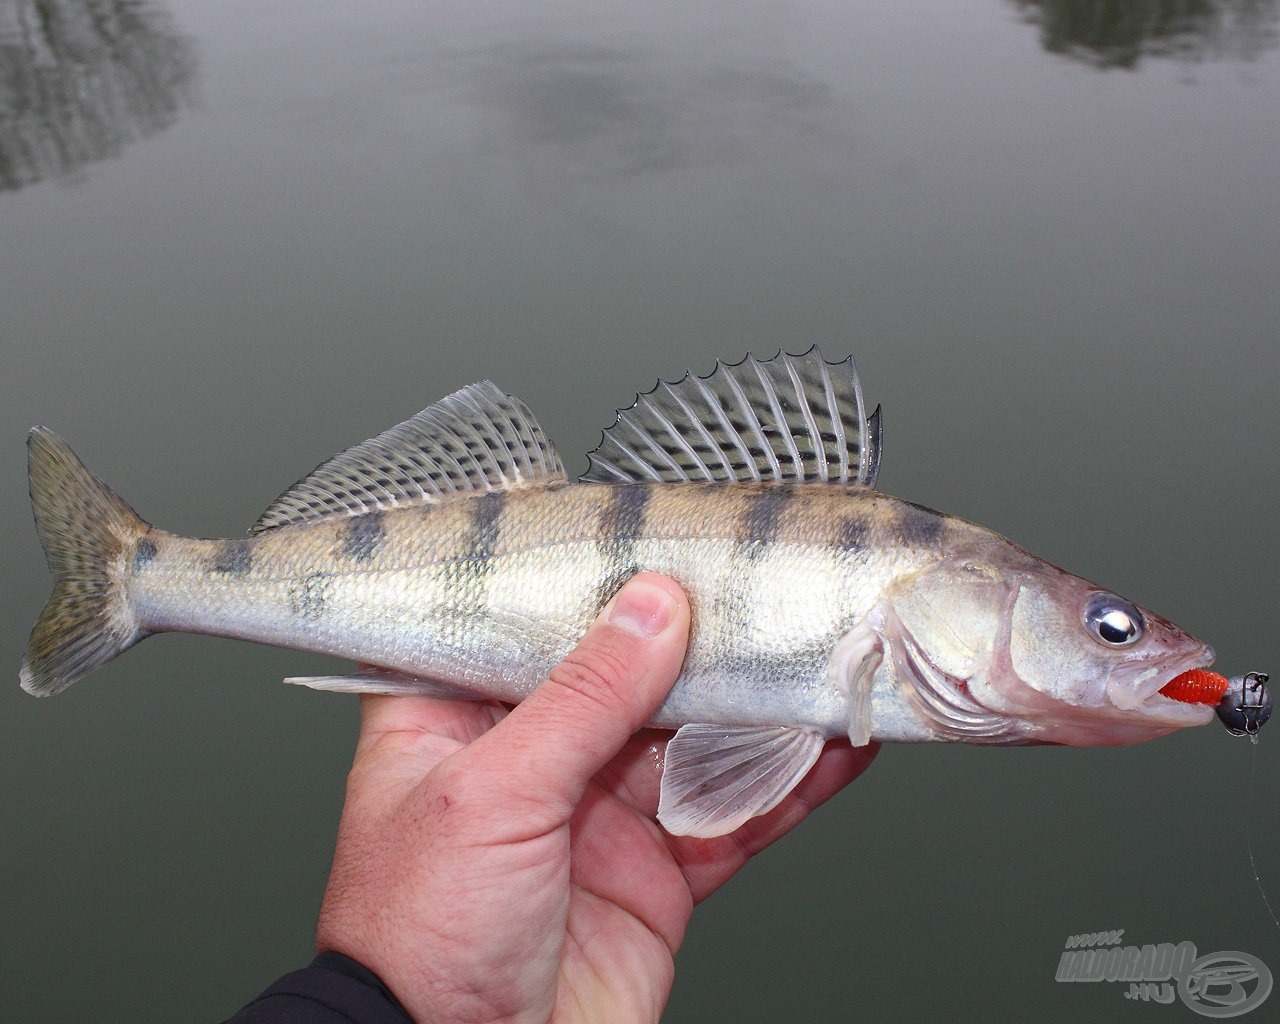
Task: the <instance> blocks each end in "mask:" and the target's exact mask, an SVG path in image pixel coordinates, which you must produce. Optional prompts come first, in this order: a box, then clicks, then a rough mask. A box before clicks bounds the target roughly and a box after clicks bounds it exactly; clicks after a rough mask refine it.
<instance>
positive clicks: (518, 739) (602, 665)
mask: <svg viewBox="0 0 1280 1024" xmlns="http://www.w3.org/2000/svg"><path fill="white" fill-rule="evenodd" d="M689 619H690V612H689V603H688V601H687V600H686V599H685V596H684V593H683V592H682V591H681V590H680V587H679V586H678V585H677V584H676V583H675V582H674V581H672V580H670V579H667V578H666V577H664V576H658V575H656V574H654V573H642V574H640V575H638V576H635V577H633V578H632V579H631V580H630V581H628V582H627V584H626V585H625V586H624V587H623V588H622V589H621V590H620V591H618V593H617V595H616V596H615V597H614V598H613V600H612V601H610V602H609V603H608V604H607V605H605V607H604V609H603V610H602V611H601V612H600V615H599V617H597V619H596V621H595V622H594V623H593V624H592V626H591V628H590V629H589V630H588V631H587V634H586V636H584V637H583V638H582V642H581V643H579V644H578V646H577V647H575V648H574V649H573V650H572V651H571V652H570V653H569V654H568V655H567V656H566V657H565V659H564V661H562V662H561V663H560V664H559V665H557V666H556V667H555V668H554V669H552V670H551V674H550V675H549V676H548V678H547V680H546V682H544V683H543V684H542V685H541V686H539V687H538V689H536V690H535V691H534V692H533V693H532V694H530V695H529V697H528V698H526V699H525V701H524V702H523V703H522V704H520V705H519V706H518V707H517V708H516V709H515V710H514V711H512V712H511V714H509V715H508V716H507V717H506V718H505V719H504V720H503V721H502V722H501V723H500V724H499V725H498V726H497V727H495V728H494V729H493V730H491V731H490V732H487V733H486V734H485V735H484V736H482V737H480V739H478V740H476V741H475V742H474V743H472V744H471V745H470V746H468V747H467V748H466V749H465V750H464V751H461V752H460V754H462V755H463V756H465V757H466V758H467V759H468V760H470V759H471V757H472V756H474V757H475V761H474V762H473V765H474V767H476V768H479V766H481V765H485V766H492V768H493V770H495V771H496V770H500V771H501V773H502V777H501V780H500V782H501V786H502V789H503V790H504V791H505V794H506V796H507V798H508V799H509V800H511V799H514V800H515V801H518V802H521V803H528V804H531V805H535V806H541V807H545V809H546V810H547V811H550V812H551V814H552V815H553V818H554V819H555V820H554V821H553V822H552V823H550V824H551V825H554V824H560V823H563V822H565V821H568V820H569V817H570V816H571V815H572V813H573V809H574V808H575V807H576V806H577V804H578V801H579V800H580V799H581V798H582V793H583V790H584V789H585V788H586V786H587V783H588V782H589V781H590V780H591V778H592V776H594V775H595V774H596V773H597V772H599V771H600V770H601V769H602V768H603V767H604V766H605V765H607V764H608V763H609V762H610V761H611V760H612V759H613V758H614V756H615V755H616V754H617V753H618V751H619V750H621V749H622V746H623V745H624V744H625V743H626V742H627V739H628V738H629V737H630V736H631V734H632V733H634V732H635V731H636V730H637V729H639V728H640V727H641V726H642V725H644V723H645V722H646V721H648V719H649V717H650V716H651V715H652V714H653V712H654V711H655V710H656V709H657V707H658V705H659V704H661V703H662V700H663V698H664V697H665V696H666V695H667V692H668V691H669V690H670V689H671V685H672V683H674V682H675V679H676V676H677V675H679V673H680V666H681V664H682V663H683V661H684V654H685V646H686V644H687V642H688V636H689ZM485 748H489V754H485V753H484V751H485ZM495 748H496V749H495ZM490 755H496V756H490ZM482 770H483V769H482ZM495 781H497V780H495Z"/></svg>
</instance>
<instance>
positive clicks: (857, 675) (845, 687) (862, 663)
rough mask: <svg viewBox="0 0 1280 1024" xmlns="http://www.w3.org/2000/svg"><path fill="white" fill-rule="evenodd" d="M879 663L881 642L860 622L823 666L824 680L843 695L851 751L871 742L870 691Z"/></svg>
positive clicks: (843, 638) (864, 622) (882, 644)
mask: <svg viewBox="0 0 1280 1024" xmlns="http://www.w3.org/2000/svg"><path fill="white" fill-rule="evenodd" d="M882 660H884V642H883V641H882V640H881V639H880V634H879V633H877V632H876V631H875V629H874V628H873V627H872V626H871V624H870V622H867V621H863V622H861V623H859V624H858V625H857V626H855V627H854V628H853V629H851V630H850V631H849V632H848V633H846V634H845V635H844V636H843V637H842V638H841V639H840V642H839V643H838V644H836V649H835V650H834V651H832V652H831V660H830V661H829V662H828V663H827V680H828V682H830V683H831V685H832V686H834V687H835V688H836V689H837V690H838V691H839V692H840V693H842V694H844V699H845V703H846V705H847V706H848V708H849V742H850V743H852V744H853V745H854V746H855V747H865V746H866V745H867V744H868V743H870V742H871V729H872V726H873V725H874V722H873V721H872V708H871V687H872V685H873V684H874V682H875V674H876V669H878V668H879V667H880V662H881V661H882Z"/></svg>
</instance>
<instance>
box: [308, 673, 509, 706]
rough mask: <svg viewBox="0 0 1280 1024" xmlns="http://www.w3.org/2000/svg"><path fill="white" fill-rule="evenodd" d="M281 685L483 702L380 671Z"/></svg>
mask: <svg viewBox="0 0 1280 1024" xmlns="http://www.w3.org/2000/svg"><path fill="white" fill-rule="evenodd" d="M285 682H286V683H290V684H292V685H294V686H309V687H311V689H313V690H328V691H329V692H330V693H379V694H383V695H385V696H388V697H436V698H439V699H441V700H485V699H486V698H485V696H484V694H481V693H476V692H475V691H474V690H468V689H467V688H466V687H463V686H457V685H455V684H453V683H444V682H440V681H439V680H436V679H424V678H422V677H421V676H415V675H410V674H409V673H407V672H396V671H394V670H392V669H382V668H369V669H361V670H360V671H359V672H353V673H351V674H350V675H345V676H289V677H288V678H286V679H285Z"/></svg>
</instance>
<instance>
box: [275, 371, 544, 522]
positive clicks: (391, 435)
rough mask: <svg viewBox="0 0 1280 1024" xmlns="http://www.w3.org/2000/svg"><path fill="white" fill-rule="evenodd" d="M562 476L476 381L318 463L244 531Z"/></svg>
mask: <svg viewBox="0 0 1280 1024" xmlns="http://www.w3.org/2000/svg"><path fill="white" fill-rule="evenodd" d="M563 479H564V468H563V467H562V466H561V463H560V456H559V455H557V454H556V450H555V449H554V448H553V447H552V446H551V442H549V441H548V440H547V438H546V435H545V434H543V432H542V428H541V427H540V426H538V422H537V420H535V419H534V418H533V413H531V412H530V411H529V408H528V406H526V405H525V404H524V403H523V402H522V401H520V399H518V398H515V397H513V396H511V395H508V394H506V393H505V392H504V391H502V389H500V388H499V387H498V386H497V385H496V384H494V383H493V382H492V381H487V380H482V381H479V382H478V383H475V384H469V385H468V386H467V387H465V388H463V389H462V390H460V391H455V392H454V393H453V394H451V395H449V396H448V397H447V398H442V399H441V400H440V401H438V402H436V404H435V405H432V406H430V407H428V408H426V409H424V410H422V412H420V413H418V415H416V416H414V417H412V418H410V419H407V420H405V421H404V422H403V423H400V424H398V425H397V426H394V427H392V428H391V429H390V430H387V431H384V432H383V433H381V434H379V435H378V436H377V437H374V438H370V439H369V440H368V441H365V442H364V443H363V444H358V445H356V446H355V447H353V448H348V449H347V450H346V451H343V452H339V453H338V454H337V455H335V456H333V457H332V458H330V459H328V460H327V461H325V462H322V463H321V464H320V465H319V466H317V467H316V468H315V469H314V470H312V471H311V472H310V473H309V474H307V475H306V476H305V477H303V478H302V479H301V480H299V481H298V482H297V483H296V484H294V485H293V486H292V487H290V488H289V489H288V490H287V491H285V492H284V494H282V495H280V497H278V498H277V499H276V500H275V501H273V502H272V503H271V504H270V505H269V506H268V507H267V510H266V511H265V512H263V513H262V515H261V517H259V519H258V521H257V522H256V523H254V524H253V528H252V529H251V530H250V532H251V533H261V532H262V531H263V530H270V529H273V528H274V527H277V526H285V525H289V524H294V523H301V522H308V521H311V520H314V519H322V518H328V517H331V516H358V515H363V514H365V513H367V512H374V511H376V510H379V509H383V510H385V509H393V508H401V507H403V506H405V505H419V504H424V503H429V502H433V501H436V500H438V499H439V498H440V497H442V496H444V495H448V494H452V493H454V492H457V491H494V490H502V489H506V488H510V487H520V486H523V485H526V484H531V483H535V482H536V483H548V482H550V481H553V480H563Z"/></svg>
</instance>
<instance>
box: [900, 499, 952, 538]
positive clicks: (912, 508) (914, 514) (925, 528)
mask: <svg viewBox="0 0 1280 1024" xmlns="http://www.w3.org/2000/svg"><path fill="white" fill-rule="evenodd" d="M946 518H947V517H946V516H944V515H943V514H942V513H941V512H935V511H934V510H933V509H931V508H925V507H924V506H923V505H916V504H914V503H913V502H910V501H904V502H902V503H901V507H900V509H899V514H898V521H897V523H895V524H894V533H895V534H896V535H897V537H898V539H899V540H901V541H902V542H903V543H904V544H909V545H910V546H911V547H918V548H931V547H936V546H937V544H938V541H939V539H940V538H941V536H942V531H943V529H944V527H945V526H946Z"/></svg>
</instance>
